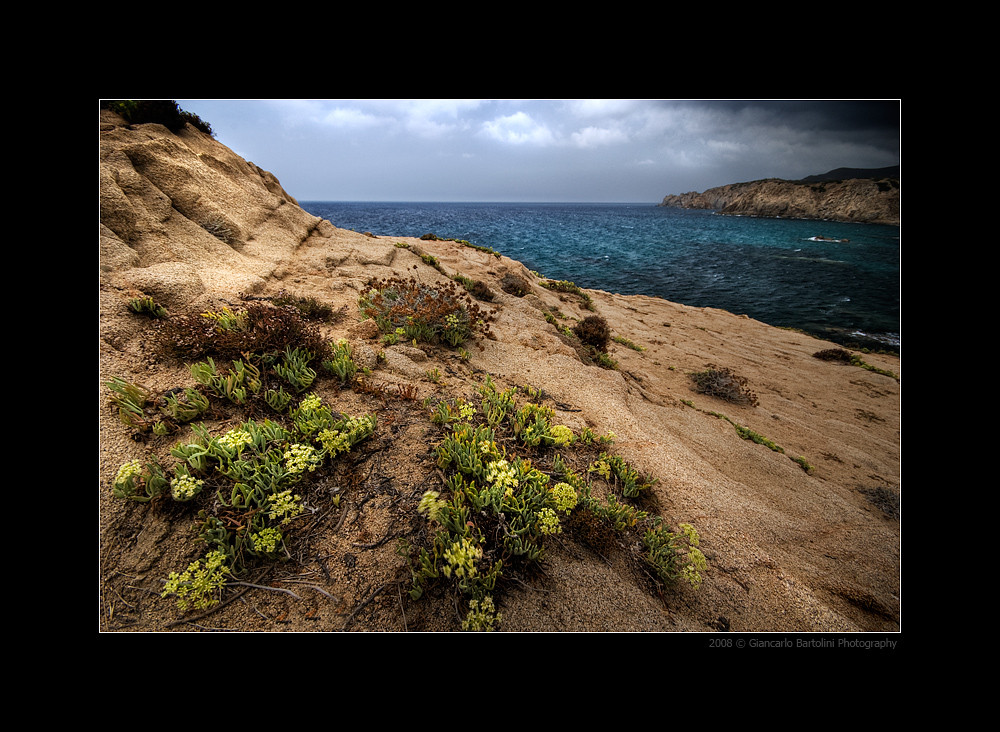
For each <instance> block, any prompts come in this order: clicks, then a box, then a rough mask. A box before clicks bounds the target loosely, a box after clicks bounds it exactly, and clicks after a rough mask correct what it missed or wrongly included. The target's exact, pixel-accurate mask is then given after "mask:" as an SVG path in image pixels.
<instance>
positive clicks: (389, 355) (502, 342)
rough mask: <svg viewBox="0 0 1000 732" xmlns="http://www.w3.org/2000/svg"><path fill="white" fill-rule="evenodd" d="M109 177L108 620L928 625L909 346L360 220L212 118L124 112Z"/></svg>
mask: <svg viewBox="0 0 1000 732" xmlns="http://www.w3.org/2000/svg"><path fill="white" fill-rule="evenodd" d="M335 174H336V171H331V175H335ZM99 190H100V262H99V312H98V326H99V333H98V337H99V343H98V346H99V362H98V371H99V373H98V392H99V409H98V425H99V438H100V439H99V461H98V464H99V474H98V497H97V498H98V507H99V517H100V518H99V521H100V566H99V577H98V578H97V579H98V583H99V593H100V600H99V608H98V613H99V614H98V624H99V628H100V630H101V631H102V632H163V631H215V630H226V631H244V632H250V631H259V632H309V631H320V632H322V631H388V632H408V631H409V632H412V631H440V632H450V631H460V630H465V629H467V630H490V629H492V630H498V631H501V632H504V631H507V632H540V631H545V632H551V631H579V632H608V631H612V632H614V631H620V632H633V631H677V632H721V631H735V632H751V631H753V632H758V631H795V632H820V631H837V632H860V631H881V632H893V631H898V630H899V628H900V576H899V574H900V523H899V522H900V496H901V493H900V434H899V430H900V361H899V358H898V356H894V355H882V354H870V353H865V354H862V353H858V352H847V351H844V350H842V349H839V348H836V347H834V346H833V344H831V343H828V342H824V341H820V340H817V339H814V338H812V337H809V336H806V335H804V334H802V333H798V332H793V331H788V330H781V329H777V328H773V327H770V326H768V325H765V324H763V323H760V322H758V321H755V320H752V319H750V318H747V317H745V316H741V315H740V314H738V313H729V312H724V311H721V310H715V309H712V308H698V307H688V306H683V305H679V304H676V303H672V302H669V301H666V300H662V299H658V298H654V297H646V296H621V295H617V294H614V293H609V292H601V291H594V290H584V289H580V288H578V287H576V286H575V285H573V284H572V283H568V282H563V281H559V280H557V279H548V278H546V277H545V273H536V272H531V271H529V270H527V269H526V268H525V267H524V266H523V265H522V264H521V263H519V262H517V261H514V260H511V259H509V258H507V257H505V256H502V255H500V254H499V253H497V252H493V251H491V250H489V249H485V248H482V247H480V246H478V245H477V243H476V242H464V241H454V240H446V239H441V238H438V237H437V236H433V235H429V236H427V237H423V238H419V239H417V238H405V237H389V236H372V235H370V234H367V233H365V232H355V231H347V230H343V229H338V228H336V227H334V226H333V225H332V224H330V223H329V222H328V221H325V220H322V219H319V218H317V217H315V216H312V215H310V214H308V213H307V212H305V211H303V210H302V209H301V208H300V207H299V206H298V204H297V202H296V200H295V198H294V197H293V195H290V194H294V191H285V190H284V189H283V188H282V186H281V184H280V183H279V181H278V180H276V179H275V177H274V176H273V175H271V174H270V173H267V172H266V171H263V170H261V169H260V168H258V167H257V166H256V165H254V164H253V163H251V162H248V161H245V160H243V159H242V158H240V157H239V156H237V155H236V154H234V153H233V152H232V151H231V150H229V149H228V148H226V147H225V146H224V145H222V144H220V143H219V142H218V141H217V140H215V139H214V138H213V137H212V136H211V135H210V134H208V133H206V132H205V131H203V130H202V129H199V128H198V127H196V126H195V125H193V124H190V123H188V124H183V125H179V126H176V127H175V128H174V129H168V127H167V126H164V125H163V124H159V123H156V122H144V123H135V122H134V121H133V122H132V123H129V122H128V121H127V120H126V119H124V118H123V117H121V116H119V115H118V114H116V113H114V112H112V111H109V110H102V112H101V118H100V161H99ZM434 233H436V234H441V235H447V232H434ZM429 234H431V232H429Z"/></svg>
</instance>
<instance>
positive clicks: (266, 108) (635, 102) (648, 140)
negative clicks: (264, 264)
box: [177, 99, 900, 203]
mask: <svg viewBox="0 0 1000 732" xmlns="http://www.w3.org/2000/svg"><path fill="white" fill-rule="evenodd" d="M177 103H178V104H179V105H180V107H181V109H183V110H185V111H188V112H192V113H194V114H197V115H198V116H199V117H200V118H201V119H202V120H203V121H205V122H207V123H209V124H210V125H211V126H212V130H213V132H214V133H215V137H216V139H217V140H218V141H219V142H221V143H222V144H224V145H226V146H227V147H229V148H230V149H232V150H233V151H234V152H235V153H237V154H238V155H240V156H241V157H243V158H244V159H246V160H249V161H251V162H253V163H255V164H256V165H258V166H260V167H261V168H263V169H264V170H267V171H270V172H271V173H273V174H274V175H275V176H277V178H278V180H279V181H280V182H281V185H282V187H283V188H284V189H285V190H286V191H287V192H288V193H289V194H290V195H291V196H293V197H294V198H296V199H298V200H299V201H412V202H417V201H420V202H441V201H450V202H464V201H491V202H493V201H496V202H499V201H510V202H594V203H597V202H607V203H617V202H630V203H642V202H648V203H658V202H659V201H660V200H661V199H662V198H663V197H664V196H666V195H669V194H678V193H686V192H688V191H698V192H701V191H704V190H706V189H708V188H712V187H715V186H720V185H725V184H727V183H737V182H742V181H750V180H759V179H762V178H785V179H789V180H795V179H798V178H803V177H805V176H808V175H815V174H819V173H825V172H827V171H829V170H832V169H834V168H841V167H849V168H880V167H884V166H888V165H897V164H899V163H900V100H898V99H889V100H664V99H548V100H546V99H259V100H239V99H229V100H218V99H178V100H177Z"/></svg>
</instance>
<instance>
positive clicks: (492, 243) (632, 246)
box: [301, 201, 900, 348]
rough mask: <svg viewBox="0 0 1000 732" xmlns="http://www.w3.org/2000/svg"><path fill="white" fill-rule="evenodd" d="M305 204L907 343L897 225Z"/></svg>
mask: <svg viewBox="0 0 1000 732" xmlns="http://www.w3.org/2000/svg"><path fill="white" fill-rule="evenodd" d="M301 205H302V207H303V208H304V209H305V210H307V211H309V212H310V213H312V214H314V215H317V216H321V217H323V218H325V219H327V220H329V221H330V222H331V223H332V224H334V225H335V226H338V227H340V228H344V229H353V230H355V231H370V232H372V233H373V234H377V235H380V236H417V237H418V236H421V235H423V234H427V233H433V234H436V235H437V236H439V237H442V238H455V239H466V240H468V241H469V242H471V243H473V244H476V245H480V246H488V247H491V248H493V249H495V250H497V251H499V252H501V253H502V254H505V255H506V256H508V257H511V258H512V259H516V260H518V261H521V262H523V263H524V264H525V265H526V266H527V267H528V268H529V269H532V270H535V271H537V272H540V273H541V274H543V275H544V276H546V277H549V278H551V279H558V280H570V281H572V282H575V283H576V284H577V285H579V286H581V287H586V288H593V289H599V290H606V291H608V292H618V293H622V294H644V295H654V296H657V297H662V298H665V299H667V300H671V301H673V302H678V303H682V304H685V305H693V306H698V307H704V306H708V307H714V308H721V309H723V310H728V311H730V312H733V313H739V314H746V315H749V316H750V317H752V318H755V319H757V320H761V321H763V322H765V323H769V324H771V325H776V326H782V327H792V328H799V329H802V330H804V331H807V332H810V333H813V334H815V335H818V336H820V337H823V338H827V339H829V340H833V341H835V342H838V343H845V344H852V345H854V344H860V345H873V346H883V347H890V348H898V347H899V343H900V335H899V332H900V242H899V229H898V227H893V226H880V225H875V224H843V223H837V222H827V221H802V220H796V219H758V218H747V217H732V216H718V215H716V214H714V213H712V212H708V211H690V210H682V209H674V208H662V207H659V206H655V205H653V204H576V203H571V204H559V203H547V204H519V203H359V202H344V203H341V202H323V201H306V202H302V203H301ZM814 237H826V238H829V239H835V240H837V241H817V240H814Z"/></svg>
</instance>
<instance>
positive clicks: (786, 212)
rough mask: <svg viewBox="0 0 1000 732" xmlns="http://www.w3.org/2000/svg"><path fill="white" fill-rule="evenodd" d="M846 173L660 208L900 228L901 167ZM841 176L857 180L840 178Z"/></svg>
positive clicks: (743, 188)
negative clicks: (693, 209)
mask: <svg viewBox="0 0 1000 732" xmlns="http://www.w3.org/2000/svg"><path fill="white" fill-rule="evenodd" d="M867 172H868V173H869V176H868V177H862V176H864V175H865V173H866V171H864V170H858V169H850V170H848V169H841V168H838V169H837V170H833V171H830V172H829V173H826V174H823V175H819V176H810V177H809V178H806V179H803V180H801V181H789V180H781V179H778V178H768V179H766V180H755V181H750V182H748V183H731V184H729V185H725V186H719V187H717V188H709V189H708V190H707V191H705V192H704V193H695V192H691V193H682V194H680V195H670V196H666V197H664V199H663V201H662V202H661V203H660V205H661V206H673V207H676V208H697V209H709V210H713V211H717V212H718V213H720V214H726V215H731V216H764V217H781V218H798V219H823V220H831V221H850V222H855V223H865V224H889V225H892V226H899V168H898V166H897V167H895V168H889V169H885V168H880V169H878V170H873V171H867ZM838 173H846V174H848V175H852V176H855V177H849V178H848V177H846V176H845V177H844V178H843V179H838V178H836V177H835V176H836V175H837V174H838Z"/></svg>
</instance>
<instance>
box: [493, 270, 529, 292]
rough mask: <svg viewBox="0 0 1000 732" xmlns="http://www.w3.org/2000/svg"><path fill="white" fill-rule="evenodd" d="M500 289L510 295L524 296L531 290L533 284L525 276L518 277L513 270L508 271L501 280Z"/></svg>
mask: <svg viewBox="0 0 1000 732" xmlns="http://www.w3.org/2000/svg"><path fill="white" fill-rule="evenodd" d="M500 289H501V290H503V291H504V292H506V293H507V294H508V295H514V296H515V297H524V296H525V295H527V294H528V293H529V292H531V285H529V284H528V283H527V282H526V281H525V279H524V278H523V277H518V276H517V275H516V274H514V273H513V272H508V273H507V274H505V275H504V276H503V279H502V280H501V281H500Z"/></svg>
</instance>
